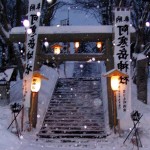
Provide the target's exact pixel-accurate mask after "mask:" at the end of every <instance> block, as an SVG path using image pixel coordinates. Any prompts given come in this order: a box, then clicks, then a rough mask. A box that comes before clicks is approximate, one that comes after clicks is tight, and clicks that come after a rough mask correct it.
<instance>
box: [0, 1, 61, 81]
mask: <svg viewBox="0 0 150 150" xmlns="http://www.w3.org/2000/svg"><path fill="white" fill-rule="evenodd" d="M62 5H63V3H60V2H58V0H53V1H52V3H50V4H49V3H47V1H46V0H43V9H42V11H43V13H42V17H41V18H42V19H41V25H50V22H51V21H52V19H53V17H54V14H55V12H56V10H57V9H58V8H59V7H60V6H62ZM27 12H28V0H0V55H1V58H2V59H1V61H2V63H1V66H0V67H8V66H11V65H16V66H17V69H18V70H19V73H20V78H21V79H22V78H23V71H24V67H23V61H22V52H23V49H24V47H23V46H21V45H22V43H19V44H18V43H12V42H11V41H10V39H9V33H10V31H11V29H12V28H13V27H16V26H23V24H22V21H23V19H25V18H26V17H27ZM24 52H25V50H24Z"/></svg>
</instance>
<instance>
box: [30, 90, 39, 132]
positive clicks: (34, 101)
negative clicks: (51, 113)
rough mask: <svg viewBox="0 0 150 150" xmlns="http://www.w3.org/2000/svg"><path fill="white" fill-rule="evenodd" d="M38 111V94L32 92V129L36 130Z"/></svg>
mask: <svg viewBox="0 0 150 150" xmlns="http://www.w3.org/2000/svg"><path fill="white" fill-rule="evenodd" d="M37 110H38V92H31V107H30V118H29V119H30V128H31V129H32V127H33V128H36V124H37Z"/></svg>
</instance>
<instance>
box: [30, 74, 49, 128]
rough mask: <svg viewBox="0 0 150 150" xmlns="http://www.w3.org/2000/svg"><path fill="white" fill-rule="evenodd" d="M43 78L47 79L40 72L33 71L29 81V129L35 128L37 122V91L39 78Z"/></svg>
mask: <svg viewBox="0 0 150 150" xmlns="http://www.w3.org/2000/svg"><path fill="white" fill-rule="evenodd" d="M42 79H45V80H48V78H46V77H45V76H43V75H42V74H40V73H39V72H34V73H33V77H32V82H31V108H30V114H29V121H30V130H31V129H32V127H33V128H36V124H37V108H38V102H37V100H38V92H39V90H40V88H41V80H42Z"/></svg>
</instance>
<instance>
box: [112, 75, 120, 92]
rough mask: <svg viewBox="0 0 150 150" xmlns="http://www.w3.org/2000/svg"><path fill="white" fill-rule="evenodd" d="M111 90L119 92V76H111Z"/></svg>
mask: <svg viewBox="0 0 150 150" xmlns="http://www.w3.org/2000/svg"><path fill="white" fill-rule="evenodd" d="M111 88H112V90H113V91H118V90H119V76H112V77H111Z"/></svg>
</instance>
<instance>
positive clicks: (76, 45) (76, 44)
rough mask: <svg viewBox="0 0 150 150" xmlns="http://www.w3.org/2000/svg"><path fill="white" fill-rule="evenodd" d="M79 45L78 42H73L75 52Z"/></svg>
mask: <svg viewBox="0 0 150 150" xmlns="http://www.w3.org/2000/svg"><path fill="white" fill-rule="evenodd" d="M79 46H80V43H79V42H75V43H74V47H75V53H77V52H78V48H79Z"/></svg>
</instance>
